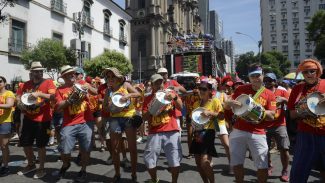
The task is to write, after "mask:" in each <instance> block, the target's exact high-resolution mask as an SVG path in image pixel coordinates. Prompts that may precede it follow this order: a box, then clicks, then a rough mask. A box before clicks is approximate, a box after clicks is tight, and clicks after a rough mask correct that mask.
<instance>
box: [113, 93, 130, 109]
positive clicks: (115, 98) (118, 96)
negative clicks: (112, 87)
mask: <svg viewBox="0 0 325 183" xmlns="http://www.w3.org/2000/svg"><path fill="white" fill-rule="evenodd" d="M122 97H123V95H122V94H120V93H116V94H114V95H113V96H112V102H113V104H114V105H115V106H116V107H126V106H128V105H129V103H130V101H129V100H128V101H127V102H123V103H122V102H120V99H121V98H122Z"/></svg>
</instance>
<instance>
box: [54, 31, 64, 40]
mask: <svg viewBox="0 0 325 183" xmlns="http://www.w3.org/2000/svg"><path fill="white" fill-rule="evenodd" d="M52 39H53V40H56V41H63V35H62V34H61V33H57V32H53V33H52Z"/></svg>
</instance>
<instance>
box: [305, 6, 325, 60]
mask: <svg viewBox="0 0 325 183" xmlns="http://www.w3.org/2000/svg"><path fill="white" fill-rule="evenodd" d="M306 30H307V31H308V38H309V40H311V41H313V42H314V43H315V46H316V48H315V52H314V55H315V56H316V57H317V58H318V59H325V53H324V49H325V11H324V10H320V11H318V12H316V13H315V14H314V16H313V17H312V19H311V22H310V23H309V25H308V26H307V28H306Z"/></svg>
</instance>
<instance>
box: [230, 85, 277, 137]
mask: <svg viewBox="0 0 325 183" xmlns="http://www.w3.org/2000/svg"><path fill="white" fill-rule="evenodd" d="M255 93H256V91H254V90H253V88H252V85H251V84H247V85H242V86H239V87H238V88H237V89H236V90H235V92H234V94H233V96H232V98H233V99H236V98H237V97H238V96H239V95H241V94H247V95H251V96H254V95H255ZM257 102H258V103H259V104H261V105H262V106H263V107H264V109H265V110H272V111H275V110H276V102H275V95H274V93H273V92H272V91H270V90H268V89H265V90H264V91H263V92H262V93H261V94H260V96H259V97H258V99H257ZM270 123H272V122H267V121H262V122H261V123H259V124H252V123H249V122H247V121H245V120H243V119H242V118H240V117H238V118H237V119H236V122H235V125H234V128H236V129H239V130H243V131H247V132H250V133H254V134H265V128H266V127H267V126H269V125H270Z"/></svg>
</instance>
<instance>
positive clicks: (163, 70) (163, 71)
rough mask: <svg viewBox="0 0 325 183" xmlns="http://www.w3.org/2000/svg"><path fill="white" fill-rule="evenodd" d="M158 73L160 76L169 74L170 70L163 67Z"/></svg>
mask: <svg viewBox="0 0 325 183" xmlns="http://www.w3.org/2000/svg"><path fill="white" fill-rule="evenodd" d="M157 73H158V74H160V73H168V70H167V69H166V68H164V67H162V68H159V69H158V71H157Z"/></svg>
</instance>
